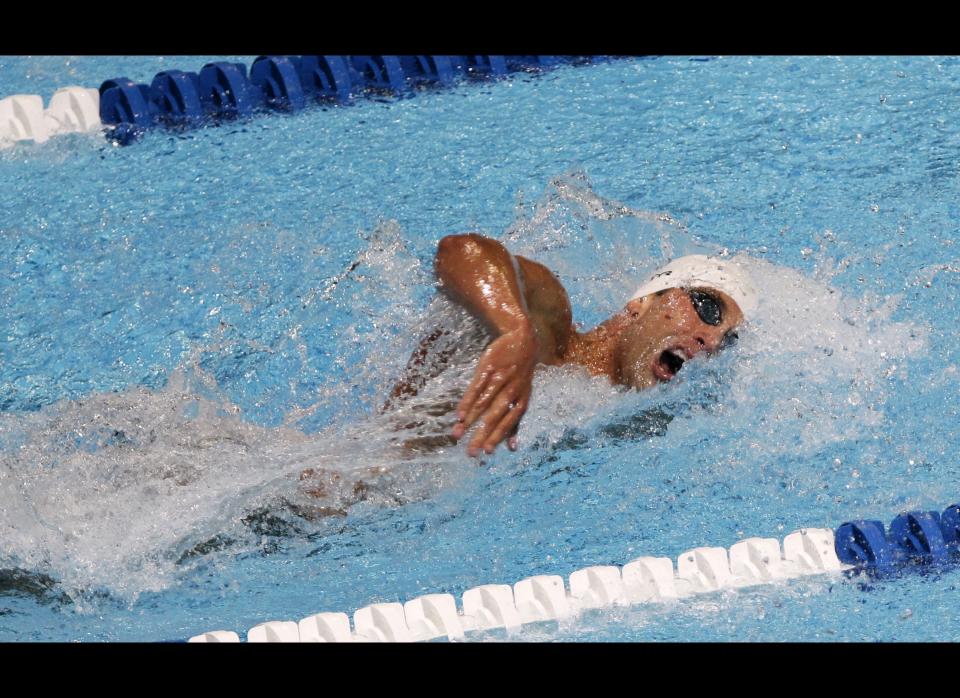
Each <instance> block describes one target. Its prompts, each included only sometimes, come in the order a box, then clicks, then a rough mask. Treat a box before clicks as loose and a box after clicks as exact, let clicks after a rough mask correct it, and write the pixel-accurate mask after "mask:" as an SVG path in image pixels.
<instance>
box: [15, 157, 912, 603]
mask: <svg viewBox="0 0 960 698" xmlns="http://www.w3.org/2000/svg"><path fill="white" fill-rule="evenodd" d="M503 239H504V241H505V242H506V243H507V244H508V246H509V247H510V248H511V250H513V251H514V252H516V253H519V254H523V255H526V256H530V257H532V258H534V259H537V260H538V261H542V262H543V263H545V264H546V265H547V266H549V267H550V268H551V269H554V270H555V271H556V272H557V273H558V275H559V277H560V279H561V280H562V281H563V283H564V284H565V285H566V286H567V288H568V290H569V292H570V297H571V301H572V303H573V306H574V312H575V317H577V319H578V320H579V322H580V323H581V324H582V329H588V328H589V327H590V326H592V325H593V324H595V323H596V322H600V321H602V320H603V319H605V318H606V317H608V316H609V315H610V314H611V313H613V312H616V311H617V310H618V309H619V308H620V307H622V305H623V303H624V302H625V300H626V299H627V298H628V297H629V295H630V293H631V291H632V290H633V287H634V286H635V285H636V282H637V280H638V279H640V278H643V276H644V275H645V274H646V273H648V272H650V271H651V270H653V269H654V268H656V267H657V266H659V265H660V264H661V263H663V262H664V261H666V260H667V259H669V258H670V257H673V256H676V255H682V254H690V253H695V252H708V253H722V252H723V251H722V250H717V249H714V248H712V247H711V246H710V245H709V244H707V243H704V242H702V241H700V240H698V239H697V238H696V237H695V236H694V235H692V234H691V233H690V232H689V231H688V230H686V228H685V227H684V226H683V225H682V224H681V223H680V222H678V221H676V220H675V219H673V218H672V217H670V216H669V215H667V214H664V213H651V212H644V211H633V210H631V209H629V208H627V207H625V206H623V205H622V204H619V203H617V202H612V201H607V200H604V199H603V198H602V197H600V196H598V195H596V194H595V193H594V192H593V191H592V189H591V187H590V183H589V181H588V180H587V179H586V177H585V176H583V175H582V174H573V175H568V176H564V177H559V178H557V179H556V180H555V181H554V182H552V183H551V186H550V187H548V190H547V192H546V193H545V195H544V196H543V198H542V199H541V200H540V201H538V202H536V204H535V205H533V206H532V207H530V208H529V210H528V209H527V208H526V207H524V206H521V207H520V209H519V210H518V213H517V220H516V222H515V223H514V224H513V225H512V226H510V228H508V229H507V230H506V231H505V232H504V235H503ZM277 254H282V252H278V253H277ZM824 254H826V253H824ZM742 261H743V262H744V263H745V264H747V265H748V266H749V267H750V269H751V272H752V274H753V276H754V280H755V283H756V285H757V287H758V289H759V291H760V293H761V296H762V298H763V302H762V304H761V307H760V309H759V310H758V313H757V315H756V317H755V318H752V319H751V322H750V325H749V327H747V328H746V329H745V330H744V331H743V332H741V340H740V343H739V345H738V346H737V347H736V348H735V349H734V350H732V351H730V352H727V353H726V355H721V356H718V357H715V358H713V359H710V360H699V359H698V360H694V361H691V362H689V363H688V364H687V365H685V366H684V369H683V373H682V374H681V375H680V376H679V377H678V379H677V380H675V381H673V382H671V383H670V384H667V385H660V386H657V387H656V388H654V389H652V390H649V391H646V392H644V393H635V392H628V391H625V390H623V389H621V388H618V387H615V386H612V385H610V384H609V383H608V382H607V381H606V380H605V379H602V378H593V377H590V376H589V375H587V373H586V372H585V371H583V370H579V369H575V368H570V367H561V368H557V367H548V368H544V369H542V370H541V371H540V373H539V375H538V379H537V384H536V387H535V391H534V396H533V402H532V405H531V408H530V411H529V412H528V414H527V416H526V417H525V419H524V422H523V424H522V427H521V430H520V441H521V452H520V453H519V454H506V453H504V452H503V451H502V450H501V452H499V453H498V454H497V455H496V456H495V457H494V458H492V459H488V461H487V462H488V464H490V465H491V466H492V467H493V468H494V470H495V471H498V470H503V469H507V470H508V471H512V470H516V469H523V468H531V467H532V468H537V467H540V465H541V464H542V463H543V462H544V460H545V459H547V458H549V457H550V454H551V453H555V452H557V451H563V450H569V449H576V448H579V447H581V446H582V445H583V444H585V443H600V444H602V443H616V442H623V441H625V440H626V441H628V442H629V441H636V442H643V443H644V444H645V445H646V446H647V447H646V448H645V449H644V450H642V451H639V452H638V456H637V457H638V459H640V460H644V459H646V460H648V461H650V462H654V461H655V460H656V459H657V458H659V457H661V456H662V455H663V454H664V453H669V454H670V455H671V457H673V458H683V457H684V456H685V454H690V453H695V452H698V449H702V448H703V444H704V442H705V440H711V445H712V447H713V448H714V449H715V452H716V454H717V455H716V458H717V459H718V460H723V459H726V460H725V461H724V462H726V463H728V464H730V463H732V464H733V465H730V466H729V467H731V468H734V469H735V468H737V467H740V468H748V467H754V466H756V464H757V463H762V462H765V461H767V460H769V459H773V458H776V457H778V456H779V455H782V454H785V453H790V454H793V455H796V454H798V453H799V454H804V453H807V454H816V453H818V452H819V451H820V450H821V449H822V448H824V447H825V445H828V444H830V443H836V442H838V441H856V440H857V439H860V438H864V437H867V436H870V435H871V434H874V433H875V432H876V430H877V429H879V428H881V427H882V425H883V424H884V422H885V420H887V419H888V417H887V416H886V415H885V413H884V406H885V403H886V402H887V400H888V398H889V396H890V391H891V390H892V389H893V386H894V385H895V384H896V382H897V381H902V380H904V379H905V377H906V375H907V372H908V368H907V362H906V359H908V358H910V357H912V356H914V355H916V354H917V353H919V352H921V351H922V350H923V349H924V347H925V346H926V341H927V339H926V338H927V332H928V331H927V329H926V328H925V327H924V326H923V325H921V324H920V323H918V322H908V321H903V320H894V319H893V318H894V317H895V316H896V313H897V308H898V303H899V301H900V299H899V298H898V297H897V296H891V297H888V298H876V297H870V296H864V297H862V298H857V297H852V296H849V295H846V294H844V293H843V292H841V291H840V290H839V289H837V288H834V287H833V286H831V280H832V279H833V275H834V273H835V271H833V270H836V269H837V268H838V265H837V264H836V263H831V260H829V259H828V258H827V257H826V256H824V258H823V260H822V261H823V263H822V264H821V265H818V273H817V274H816V275H815V276H814V277H812V278H811V277H808V276H804V275H803V274H801V273H800V272H798V271H795V270H792V269H789V268H785V267H782V266H779V265H776V264H773V263H771V262H768V261H764V260H762V259H756V258H742ZM836 273H838V272H836ZM300 291H302V289H300V288H299V287H298V288H297V292H298V293H300ZM432 293H433V281H432V278H431V276H430V274H429V271H428V266H427V264H425V261H424V260H421V259H419V258H418V257H417V256H416V255H415V254H414V253H413V252H412V251H411V250H410V249H409V248H408V246H407V245H406V244H405V243H404V231H402V230H401V229H400V228H399V226H397V225H396V224H395V223H390V222H385V223H383V224H382V225H380V226H378V227H377V229H375V230H373V231H371V233H370V234H369V235H365V236H364V237H363V242H362V243H361V248H360V250H359V251H358V252H357V254H356V256H355V257H354V258H353V259H352V260H351V261H350V262H349V263H348V264H346V265H345V266H344V267H343V268H342V269H341V270H339V271H338V272H337V273H335V274H333V275H330V276H328V277H327V278H325V279H323V280H321V282H320V283H317V284H315V285H312V286H311V287H310V289H308V290H307V291H306V292H305V293H302V294H301V295H299V296H298V297H297V298H296V299H290V298H281V299H279V302H280V303H281V304H288V305H290V306H291V307H292V306H293V305H296V306H297V307H296V308H294V310H295V311H296V312H289V313H287V315H284V316H282V317H284V318H285V319H283V320H282V321H281V322H285V323H286V324H285V325H283V326H281V327H280V328H279V329H280V330H282V335H283V336H284V337H285V340H284V341H285V342H287V343H288V344H289V345H292V347H293V351H292V354H293V355H295V356H296V357H299V358H298V359H297V360H296V361H293V362H290V363H289V364H284V367H282V370H281V369H277V370H278V371H280V378H279V379H277V378H276V376H274V375H273V374H271V376H272V377H271V379H270V380H271V381H274V383H280V382H282V381H289V382H290V383H291V385H293V384H295V383H296V381H297V380H298V377H299V375H300V374H301V373H302V372H305V371H308V370H316V369H317V366H318V365H321V364H319V363H318V361H319V360H318V359H317V356H318V346H317V345H316V341H317V340H313V341H311V340H308V339H307V338H306V336H307V334H308V332H307V330H309V329H310V328H309V324H310V323H311V322H327V323H334V324H333V325H332V327H333V329H332V330H331V331H330V332H328V334H327V335H326V336H325V337H324V338H323V340H322V341H323V342H324V346H323V347H322V349H323V352H324V355H326V356H329V357H331V359H330V362H329V363H328V364H323V365H322V366H323V367H324V370H325V373H324V375H323V377H322V379H321V380H319V381H318V382H317V383H316V384H313V385H312V386H311V387H310V388H309V390H308V391H307V394H304V389H303V388H301V389H300V390H299V392H297V391H296V390H292V389H291V391H290V397H289V399H288V401H287V403H286V407H285V410H284V415H283V418H282V420H281V423H280V424H279V425H277V426H264V425H263V424H258V423H256V421H255V420H253V419H250V418H249V416H248V414H247V412H248V411H249V410H248V409H247V408H245V406H244V404H245V403H248V402H255V401H256V399H257V398H256V396H257V395H259V394H260V393H262V392H264V391H265V390H269V389H270V388H271V386H272V385H273V384H274V383H267V382H263V383H258V382H257V379H256V378H251V379H250V383H249V388H248V389H247V390H248V391H249V394H241V395H240V398H242V399H237V397H236V392H237V387H236V381H234V385H233V386H232V388H231V390H230V391H228V390H226V389H225V388H224V386H223V385H222V376H224V375H236V371H234V373H233V374H230V372H229V371H228V370H227V367H230V368H231V370H233V368H232V367H233V366H234V364H235V363H236V359H237V355H238V354H237V352H238V347H239V348H240V349H243V351H245V352H247V353H246V354H245V355H244V356H245V358H244V360H245V361H247V362H250V363H252V365H253V366H254V368H255V367H256V366H257V365H258V363H261V362H265V361H268V360H269V359H270V357H271V356H273V355H275V353H276V351H277V349H276V347H275V346H273V345H270V344H266V343H262V342H261V343H259V344H258V341H259V340H258V339H257V338H255V337H253V338H249V337H248V338H244V337H238V336H236V333H231V332H230V331H229V328H227V329H224V331H223V332H222V333H220V334H216V333H215V336H214V337H213V339H212V340H210V341H207V342H205V343H203V344H199V345H198V346H197V347H195V349H194V350H193V351H192V352H191V355H190V357H189V359H188V360H187V361H185V362H183V363H182V364H181V365H180V366H179V367H178V368H177V369H176V370H175V371H173V372H172V373H171V374H170V375H169V377H168V380H167V382H166V385H165V387H164V388H162V389H159V390H150V389H148V388H144V387H134V388H129V389H127V390H125V391H122V392H117V393H99V394H97V393H95V394H91V395H88V396H87V397H85V398H83V399H77V400H65V401H62V402H60V403H57V404H55V405H51V406H48V407H46V408H44V409H42V410H40V411H39V412H35V413H28V414H4V415H0V447H2V451H0V459H2V460H0V499H2V501H0V534H2V535H0V540H2V541H3V543H2V548H0V568H8V569H25V570H31V571H34V572H36V573H37V574H42V575H49V576H50V577H52V578H53V579H56V580H57V581H58V583H59V584H60V585H62V588H63V589H64V590H66V591H67V593H69V594H71V595H73V596H75V597H78V598H79V597H80V596H81V595H82V594H83V593H84V592H85V591H87V590H92V589H93V590H96V589H102V590H106V591H108V592H109V593H110V594H112V595H115V596H118V597H120V598H125V599H128V600H129V599H135V598H136V597H137V595H139V594H141V593H143V592H144V591H151V590H159V589H164V588H167V587H168V586H170V585H171V584H173V583H175V582H176V581H177V580H178V579H179V578H181V576H182V575H184V574H187V573H188V571H189V569H190V566H191V565H192V564H195V563H196V561H197V560H203V559H205V558H206V557H209V556H211V555H214V556H215V555H235V554H238V552H240V551H249V550H256V549H257V548H258V546H260V545H261V544H262V540H261V538H262V536H263V535H264V534H265V531H266V533H267V534H271V535H272V534H274V533H275V534H277V535H283V534H284V531H286V533H287V534H290V533H291V531H292V532H293V534H294V535H296V531H307V532H309V531H316V530H318V529H317V527H316V525H315V524H314V523H313V522H314V521H315V520H316V519H323V518H324V517H327V516H329V515H339V516H342V515H344V514H348V513H350V512H356V511H357V507H358V506H360V503H361V502H362V503H363V504H362V506H363V507H370V506H373V507H382V506H387V507H393V506H398V505H403V504H405V503H408V502H411V501H416V500H418V499H423V498H427V497H431V496H433V495H434V494H435V493H437V492H439V491H442V490H444V489H446V488H451V487H456V486H458V484H461V483H463V482H465V481H468V480H469V479H470V478H475V477H476V474H475V473H476V470H475V468H474V466H473V463H472V462H471V461H470V460H469V459H467V457H466V456H465V454H464V452H463V447H462V446H448V445H444V444H443V443H442V440H440V441H430V440H431V439H436V437H438V435H441V436H442V434H444V433H446V432H447V431H448V429H449V427H450V415H449V411H448V410H447V409H445V408H443V407H442V406H443V405H444V404H447V405H449V404H450V403H451V402H452V401H455V400H456V398H457V396H458V395H459V394H461V393H462V390H463V388H464V386H465V385H466V383H467V381H469V378H470V375H471V373H472V366H473V363H472V361H473V358H474V357H475V356H476V354H477V352H479V350H480V349H482V346H483V341H484V340H483V336H482V332H479V331H478V328H477V326H476V323H472V322H471V321H470V320H469V318H467V317H466V316H465V314H464V313H463V311H461V310H459V309H457V308H455V307H453V306H452V305H451V304H449V303H448V302H446V301H443V300H442V299H441V300H434V301H431V302H428V299H429V298H430V297H431V294H432ZM250 299H255V296H249V297H248V300H250ZM250 302H253V303H254V306H253V307H251V308H250V312H251V313H253V314H256V313H257V312H258V308H257V307H256V301H255V300H250ZM275 302H277V301H276V299H270V298H264V299H263V300H262V303H264V304H265V306H264V307H263V308H260V309H259V310H261V311H264V312H265V311H266V308H267V307H269V306H271V305H273V304H274V303H275ZM438 328H440V329H442V330H443V331H444V332H446V333H447V334H446V335H445V337H446V340H445V341H446V342H447V345H448V346H449V347H451V348H453V350H454V351H452V354H453V360H452V361H451V363H450V366H449V367H448V368H447V369H446V370H445V371H443V372H440V374H439V375H438V376H437V377H436V378H435V379H434V380H433V381H431V382H430V383H429V384H428V385H427V386H424V388H423V389H422V390H421V392H420V393H419V394H418V395H417V397H416V398H414V399H411V400H408V401H406V402H404V403H403V404H402V405H401V406H399V407H397V408H395V409H392V410H384V409H383V407H384V405H385V404H386V403H387V402H388V401H389V398H390V395H391V391H392V388H393V386H394V385H395V382H396V381H397V379H398V378H400V377H401V376H402V374H403V367H404V365H405V364H406V361H407V358H408V357H409V356H410V353H411V351H413V350H414V349H415V348H416V346H417V343H418V341H419V340H420V338H421V337H423V336H425V335H427V334H430V333H431V332H433V331H436V330H437V329H438ZM314 336H315V335H314ZM253 373H255V371H253ZM251 395H252V396H254V397H251ZM426 446H429V448H427V447H426ZM305 471H306V472H307V475H306V476H304V475H303V473H304V472H305ZM271 517H272V518H271ZM276 521H280V524H279V525H278V527H277V526H274V527H273V528H271V525H272V524H271V523H270V522H274V523H276ZM284 521H286V522H288V523H290V527H289V528H287V529H284V524H283V522H284ZM291 522H292V523H291ZM271 532H272V533H271ZM217 541H220V542H222V543H223V544H222V545H221V544H219V543H217Z"/></svg>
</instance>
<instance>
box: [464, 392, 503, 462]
mask: <svg viewBox="0 0 960 698" xmlns="http://www.w3.org/2000/svg"><path fill="white" fill-rule="evenodd" d="M510 401H511V397H510V396H509V394H507V393H506V392H501V393H500V395H499V396H498V397H497V399H496V400H494V402H493V404H492V405H490V408H489V409H488V410H487V411H486V412H484V413H483V418H482V420H481V422H480V425H479V426H478V427H477V430H476V431H475V432H474V433H473V438H472V439H470V445H469V446H468V447H467V455H469V456H479V455H480V452H481V450H485V449H484V445H485V444H486V442H487V440H488V439H489V438H490V434H491V433H492V432H493V430H494V429H495V428H496V426H497V425H498V424H499V423H500V420H501V419H503V417H504V415H506V414H507V412H508V411H509V409H510V407H509V406H510ZM487 453H492V451H487Z"/></svg>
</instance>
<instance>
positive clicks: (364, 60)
mask: <svg viewBox="0 0 960 698" xmlns="http://www.w3.org/2000/svg"><path fill="white" fill-rule="evenodd" d="M350 68H351V76H352V77H353V82H354V84H356V85H358V86H361V87H363V88H364V89H366V90H369V91H376V92H388V93H394V94H396V93H399V92H403V91H404V88H405V87H406V81H405V80H404V75H403V66H402V65H401V64H400V58H399V57H398V56H350Z"/></svg>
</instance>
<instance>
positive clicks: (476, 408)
mask: <svg viewBox="0 0 960 698" xmlns="http://www.w3.org/2000/svg"><path fill="white" fill-rule="evenodd" d="M508 378H509V376H508V375H506V374H504V373H500V372H494V373H493V374H491V375H490V379H489V380H488V381H487V386H486V388H484V390H483V392H482V393H481V394H480V397H478V398H477V401H476V402H475V403H474V405H473V407H472V408H471V409H470V410H469V411H468V412H467V417H466V419H465V420H464V427H465V428H467V429H469V428H470V427H471V426H472V425H473V423H474V422H476V421H477V420H478V419H479V418H480V415H482V414H484V412H486V410H487V408H488V407H489V406H490V404H491V403H492V401H493V399H494V398H495V397H497V396H498V395H499V394H500V391H501V390H502V388H503V386H504V384H505V383H506V382H507V379H508Z"/></svg>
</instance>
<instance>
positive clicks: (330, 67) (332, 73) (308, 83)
mask: <svg viewBox="0 0 960 698" xmlns="http://www.w3.org/2000/svg"><path fill="white" fill-rule="evenodd" d="M297 72H298V73H299V75H300V84H301V85H302V86H303V88H304V89H305V90H306V91H307V92H308V93H310V94H311V95H313V97H314V99H317V100H320V101H329V102H336V103H338V104H345V103H347V102H349V101H350V90H351V88H352V86H353V82H352V81H351V80H350V67H349V66H348V65H347V61H346V58H345V57H344V56H301V57H300V60H299V61H297Z"/></svg>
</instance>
